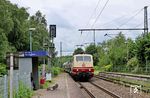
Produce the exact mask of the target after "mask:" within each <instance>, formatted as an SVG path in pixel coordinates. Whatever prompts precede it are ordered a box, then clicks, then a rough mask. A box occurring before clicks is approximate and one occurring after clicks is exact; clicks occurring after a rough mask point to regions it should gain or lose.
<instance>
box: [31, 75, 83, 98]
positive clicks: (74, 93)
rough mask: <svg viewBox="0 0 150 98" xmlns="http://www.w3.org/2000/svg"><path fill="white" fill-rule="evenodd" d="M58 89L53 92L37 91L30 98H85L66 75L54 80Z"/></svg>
mask: <svg viewBox="0 0 150 98" xmlns="http://www.w3.org/2000/svg"><path fill="white" fill-rule="evenodd" d="M54 81H55V83H57V84H58V88H57V89H56V90H54V91H47V90H46V89H39V90H37V91H36V92H35V96H33V97H32V98H85V97H84V95H83V94H82V92H81V90H80V88H79V87H78V86H77V85H76V83H75V82H74V81H73V80H72V78H71V77H70V76H69V75H68V74H67V73H62V74H60V75H59V76H58V77H56V78H55V79H54Z"/></svg>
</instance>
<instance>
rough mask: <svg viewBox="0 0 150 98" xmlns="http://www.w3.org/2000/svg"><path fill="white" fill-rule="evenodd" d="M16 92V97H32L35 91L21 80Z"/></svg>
mask: <svg viewBox="0 0 150 98" xmlns="http://www.w3.org/2000/svg"><path fill="white" fill-rule="evenodd" d="M14 94H15V95H14V96H15V97H14V98H31V97H32V95H33V91H32V90H31V88H29V87H27V86H26V85H25V84H23V83H22V82H19V88H18V93H16V91H14Z"/></svg>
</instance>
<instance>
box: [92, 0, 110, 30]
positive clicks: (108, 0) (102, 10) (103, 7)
mask: <svg viewBox="0 0 150 98" xmlns="http://www.w3.org/2000/svg"><path fill="white" fill-rule="evenodd" d="M108 2H109V0H107V1H106V3H105V5H104V6H103V8H102V10H101V11H100V13H99V14H98V16H97V17H96V19H95V21H94V23H93V25H92V26H91V28H93V26H94V25H95V23H96V22H97V20H98V18H99V17H100V15H101V14H102V12H103V11H104V9H105V7H106V6H107V4H108Z"/></svg>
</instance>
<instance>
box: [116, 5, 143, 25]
mask: <svg viewBox="0 0 150 98" xmlns="http://www.w3.org/2000/svg"><path fill="white" fill-rule="evenodd" d="M142 10H143V8H142V9H141V10H140V11H138V12H137V13H136V14H134V15H133V16H131V18H129V19H128V20H127V21H126V22H124V23H122V24H121V25H120V26H119V27H122V26H123V25H125V24H127V23H128V22H129V21H131V20H132V19H133V18H134V17H135V16H137V15H138V14H139V13H140V12H141V11H142ZM119 27H118V28H119Z"/></svg>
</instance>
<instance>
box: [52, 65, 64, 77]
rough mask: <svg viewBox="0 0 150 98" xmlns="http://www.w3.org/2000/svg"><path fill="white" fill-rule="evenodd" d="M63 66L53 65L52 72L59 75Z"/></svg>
mask: <svg viewBox="0 0 150 98" xmlns="http://www.w3.org/2000/svg"><path fill="white" fill-rule="evenodd" d="M61 71H62V70H61V68H60V67H52V74H53V75H54V76H57V75H58V74H59V73H60V72H61Z"/></svg>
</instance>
